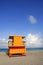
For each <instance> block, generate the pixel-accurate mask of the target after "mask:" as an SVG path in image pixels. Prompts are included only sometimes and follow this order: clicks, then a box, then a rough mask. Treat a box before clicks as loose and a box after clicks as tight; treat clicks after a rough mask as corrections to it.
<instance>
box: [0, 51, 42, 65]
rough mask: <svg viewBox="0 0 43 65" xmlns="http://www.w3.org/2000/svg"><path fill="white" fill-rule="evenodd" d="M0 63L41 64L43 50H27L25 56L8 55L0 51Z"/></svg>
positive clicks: (9, 64) (4, 64)
mask: <svg viewBox="0 0 43 65" xmlns="http://www.w3.org/2000/svg"><path fill="white" fill-rule="evenodd" d="M0 65H43V50H31V51H27V53H26V56H18V57H9V56H8V55H7V54H6V53H5V52H0Z"/></svg>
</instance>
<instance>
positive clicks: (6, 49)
mask: <svg viewBox="0 0 43 65" xmlns="http://www.w3.org/2000/svg"><path fill="white" fill-rule="evenodd" d="M8 50H9V49H8V48H0V52H8ZM26 50H28V51H29V50H30V51H31V50H43V48H26Z"/></svg>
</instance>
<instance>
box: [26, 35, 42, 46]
mask: <svg viewBox="0 0 43 65" xmlns="http://www.w3.org/2000/svg"><path fill="white" fill-rule="evenodd" d="M26 47H43V43H42V39H41V38H40V35H39V34H34V35H33V34H28V36H27V37H26Z"/></svg>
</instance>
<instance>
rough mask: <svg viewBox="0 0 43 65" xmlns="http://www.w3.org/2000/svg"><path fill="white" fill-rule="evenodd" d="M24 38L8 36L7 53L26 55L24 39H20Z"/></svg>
mask: <svg viewBox="0 0 43 65" xmlns="http://www.w3.org/2000/svg"><path fill="white" fill-rule="evenodd" d="M23 38H25V36H9V41H8V48H9V51H8V54H9V56H11V55H18V54H21V55H26V48H25V44H24V43H25V41H22V39H23Z"/></svg>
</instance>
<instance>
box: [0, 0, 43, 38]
mask: <svg viewBox="0 0 43 65" xmlns="http://www.w3.org/2000/svg"><path fill="white" fill-rule="evenodd" d="M34 22H35V23H34ZM29 33H31V34H38V33H41V34H40V35H41V37H42V38H43V0H0V38H6V39H7V38H8V36H9V35H25V36H27V35H28V34H29Z"/></svg>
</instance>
